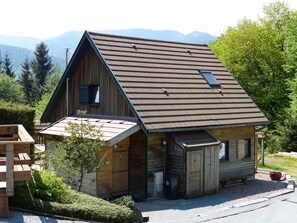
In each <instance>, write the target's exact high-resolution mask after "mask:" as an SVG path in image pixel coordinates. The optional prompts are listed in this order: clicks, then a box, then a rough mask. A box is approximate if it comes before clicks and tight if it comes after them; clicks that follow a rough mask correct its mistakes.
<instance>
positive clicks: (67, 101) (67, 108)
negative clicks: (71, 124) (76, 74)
mask: <svg viewBox="0 0 297 223" xmlns="http://www.w3.org/2000/svg"><path fill="white" fill-rule="evenodd" d="M68 89H69V77H67V79H66V116H68V114H69V99H68V98H69V93H68Z"/></svg>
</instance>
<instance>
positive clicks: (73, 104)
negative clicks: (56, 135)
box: [52, 46, 132, 121]
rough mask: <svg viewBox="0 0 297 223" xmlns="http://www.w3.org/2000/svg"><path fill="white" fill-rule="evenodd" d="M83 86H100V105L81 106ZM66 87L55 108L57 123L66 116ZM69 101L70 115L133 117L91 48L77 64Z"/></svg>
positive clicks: (71, 82) (71, 81)
mask: <svg viewBox="0 0 297 223" xmlns="http://www.w3.org/2000/svg"><path fill="white" fill-rule="evenodd" d="M82 84H99V85H100V103H99V105H88V104H81V103H80V102H79V87H80V85H82ZM64 85H65V86H64V89H65V91H64V93H63V96H62V97H61V98H60V99H59V102H58V104H57V106H56V108H55V111H54V113H53V120H52V121H56V120H58V119H60V118H62V117H64V116H65V114H66V94H65V92H66V83H64ZM68 99H69V114H76V111H77V110H86V111H87V113H88V114H99V115H114V116H132V113H131V111H130V109H129V107H128V104H127V103H126V101H125V99H124V97H123V96H122V94H121V93H120V91H119V90H118V88H117V87H116V85H115V83H114V81H113V80H112V79H111V77H110V75H109V74H108V72H107V70H106V69H105V68H104V66H103V64H102V63H101V62H100V60H99V59H98V56H97V55H96V53H95V52H94V50H93V49H92V48H91V47H90V46H88V47H87V48H86V51H85V53H84V54H83V56H82V59H81V60H79V64H77V68H76V69H75V72H74V75H73V76H72V78H71V79H70V80H69V98H68Z"/></svg>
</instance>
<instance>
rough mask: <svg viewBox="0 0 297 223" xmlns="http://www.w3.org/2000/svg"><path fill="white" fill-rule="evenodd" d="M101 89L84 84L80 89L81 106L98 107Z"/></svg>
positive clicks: (94, 85)
mask: <svg viewBox="0 0 297 223" xmlns="http://www.w3.org/2000/svg"><path fill="white" fill-rule="evenodd" d="M99 90H100V87H99V85H96V84H83V85H81V86H80V87H79V102H80V103H81V104H91V105H98V104H99V102H100V92H99Z"/></svg>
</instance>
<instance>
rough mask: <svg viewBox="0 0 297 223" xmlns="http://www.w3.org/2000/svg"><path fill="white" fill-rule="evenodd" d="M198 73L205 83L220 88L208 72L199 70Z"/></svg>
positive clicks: (218, 83)
mask: <svg viewBox="0 0 297 223" xmlns="http://www.w3.org/2000/svg"><path fill="white" fill-rule="evenodd" d="M200 73H201V74H202V76H203V77H204V79H205V80H206V81H207V83H208V84H209V85H210V86H211V87H212V86H220V85H221V84H220V82H219V81H218V80H217V79H216V78H215V76H213V74H212V73H211V72H210V71H208V70H200Z"/></svg>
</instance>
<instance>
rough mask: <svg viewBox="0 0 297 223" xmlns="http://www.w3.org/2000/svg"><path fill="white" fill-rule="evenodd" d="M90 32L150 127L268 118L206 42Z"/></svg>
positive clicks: (249, 122)
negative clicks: (214, 84) (207, 74)
mask: <svg viewBox="0 0 297 223" xmlns="http://www.w3.org/2000/svg"><path fill="white" fill-rule="evenodd" d="M89 35H90V37H91V38H92V40H93V42H94V44H95V45H96V46H97V48H98V50H99V52H100V53H101V54H102V56H103V58H104V59H105V61H106V62H107V64H108V66H109V68H110V69H111V71H112V73H113V74H114V75H115V77H116V78H117V80H118V81H119V83H120V85H121V87H122V89H123V90H124V91H125V93H126V95H127V96H128V98H129V100H130V101H131V103H132V104H133V106H134V109H135V110H136V111H137V113H138V114H139V116H140V117H141V120H142V121H143V122H144V123H145V126H146V128H147V129H148V130H149V131H152V132H153V131H162V130H163V129H174V128H184V127H191V128H197V127H200V128H201V127H202V128H203V127H208V128H209V126H212V127H215V126H223V125H230V126H231V125H232V126H234V125H255V124H265V123H268V121H267V119H266V117H265V116H264V115H263V114H262V113H261V111H260V110H259V109H258V108H257V106H256V105H255V104H254V103H253V101H252V100H251V99H250V97H249V96H248V95H247V94H246V93H245V91H244V90H243V89H242V88H241V87H240V86H239V84H238V83H237V81H236V80H235V78H234V77H233V76H232V75H231V74H230V73H229V72H228V70H227V69H226V68H225V67H224V66H223V64H222V63H221V62H220V61H219V60H218V58H217V57H216V56H215V55H214V54H213V52H212V51H211V50H210V49H209V48H208V46H207V45H199V44H185V43H175V42H165V41H157V40H149V39H138V38H130V37H121V36H112V35H105V34H98V33H89ZM199 70H209V71H211V72H212V73H213V75H214V76H215V77H216V79H217V80H218V81H219V83H220V84H221V88H222V91H221V92H222V93H220V92H219V91H218V90H217V89H212V88H211V87H210V86H209V85H208V83H207V82H206V80H205V79H204V78H203V77H202V75H201V74H200V73H199Z"/></svg>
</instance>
